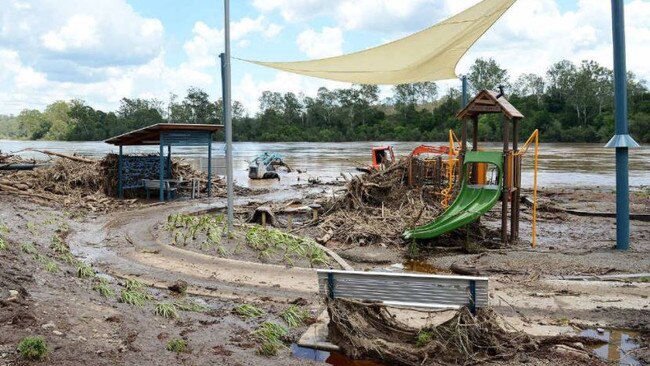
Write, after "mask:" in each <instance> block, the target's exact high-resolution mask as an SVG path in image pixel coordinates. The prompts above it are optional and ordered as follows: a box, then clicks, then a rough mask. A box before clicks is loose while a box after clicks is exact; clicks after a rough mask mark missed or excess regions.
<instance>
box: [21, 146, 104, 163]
mask: <svg viewBox="0 0 650 366" xmlns="http://www.w3.org/2000/svg"><path fill="white" fill-rule="evenodd" d="M24 151H36V152H39V153H42V154H45V155H51V156H57V157H59V158H64V159H70V160H73V161H78V162H80V163H88V164H95V163H97V160H93V159H87V158H82V157H80V156H75V155H68V154H63V153H58V152H54V151H50V150H39V149H32V148H27V149H25V150H24Z"/></svg>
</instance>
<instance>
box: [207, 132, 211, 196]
mask: <svg viewBox="0 0 650 366" xmlns="http://www.w3.org/2000/svg"><path fill="white" fill-rule="evenodd" d="M210 196H212V134H210V137H209V142H208V197H210Z"/></svg>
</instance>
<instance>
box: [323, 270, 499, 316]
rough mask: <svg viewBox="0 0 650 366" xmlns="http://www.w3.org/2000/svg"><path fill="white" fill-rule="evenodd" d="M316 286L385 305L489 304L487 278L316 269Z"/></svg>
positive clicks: (445, 306)
mask: <svg viewBox="0 0 650 366" xmlns="http://www.w3.org/2000/svg"><path fill="white" fill-rule="evenodd" d="M317 273H318V288H319V292H320V294H321V295H322V296H326V297H328V298H330V299H335V298H348V299H356V300H367V301H380V302H383V303H384V304H386V305H392V306H402V307H414V308H433V309H458V308H460V307H462V306H467V307H469V309H470V311H471V312H472V313H476V309H477V308H479V307H486V306H488V278H487V277H470V276H443V275H427V274H415V273H390V272H361V271H342V270H317Z"/></svg>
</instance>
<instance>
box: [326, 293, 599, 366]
mask: <svg viewBox="0 0 650 366" xmlns="http://www.w3.org/2000/svg"><path fill="white" fill-rule="evenodd" d="M327 310H328V313H329V317H330V323H329V325H328V328H329V338H330V341H332V342H334V343H335V344H337V345H339V346H340V347H341V349H342V351H343V352H344V353H345V354H346V355H347V356H349V357H351V358H355V359H367V358H370V359H377V360H381V361H383V362H385V363H386V364H389V365H408V366H415V365H470V364H471V365H475V364H478V363H490V362H492V363H495V364H499V363H500V362H503V361H506V360H507V361H512V362H515V363H516V362H518V360H519V358H520V357H523V358H525V359H528V357H529V356H531V355H532V356H533V357H541V358H546V357H548V356H549V355H552V356H551V357H563V356H566V355H562V354H559V355H556V354H554V352H555V351H554V350H556V349H558V346H559V345H561V348H562V349H572V350H575V355H569V356H568V357H573V356H577V355H578V354H579V355H580V357H577V358H576V359H575V362H574V361H573V360H572V361H571V363H572V364H575V365H580V364H585V365H586V364H590V365H601V364H603V363H601V362H599V361H598V360H597V359H595V357H593V356H591V355H590V354H588V353H587V352H586V351H584V350H582V349H575V348H572V347H576V346H575V345H576V344H588V343H589V342H592V343H593V342H597V340H591V339H590V338H585V337H567V336H558V337H544V338H542V337H533V336H530V335H528V334H526V333H523V332H517V331H513V332H509V331H506V330H505V329H504V328H503V327H502V326H501V323H500V321H499V318H498V315H497V314H496V313H495V312H494V311H493V310H492V309H490V308H485V309H483V308H481V309H478V311H477V314H476V316H474V315H472V314H471V313H470V312H469V310H468V309H467V308H461V309H460V310H459V311H458V313H457V314H456V315H455V316H454V317H452V318H451V319H449V320H448V321H446V322H444V323H442V324H440V325H438V326H429V327H425V328H422V329H418V328H413V327H410V326H408V325H406V324H403V323H401V322H399V321H397V320H396V319H395V317H394V316H393V315H392V314H391V313H390V312H389V311H388V309H387V308H386V306H384V305H382V304H380V303H362V302H357V301H354V300H348V299H335V300H329V301H328V304H327ZM578 342H582V343H578ZM578 347H580V346H578ZM519 361H521V360H519Z"/></svg>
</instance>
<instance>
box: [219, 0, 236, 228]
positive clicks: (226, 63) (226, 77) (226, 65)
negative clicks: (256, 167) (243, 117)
mask: <svg viewBox="0 0 650 366" xmlns="http://www.w3.org/2000/svg"><path fill="white" fill-rule="evenodd" d="M224 12H225V14H224V18H225V19H224V37H225V52H224V55H223V56H222V58H221V60H222V65H223V84H224V88H223V110H224V117H225V120H224V125H225V129H226V183H227V193H228V232H229V233H232V232H233V221H234V212H233V211H234V210H233V195H234V192H233V176H232V170H233V169H232V111H231V109H230V108H231V103H230V93H231V88H230V0H224Z"/></svg>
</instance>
